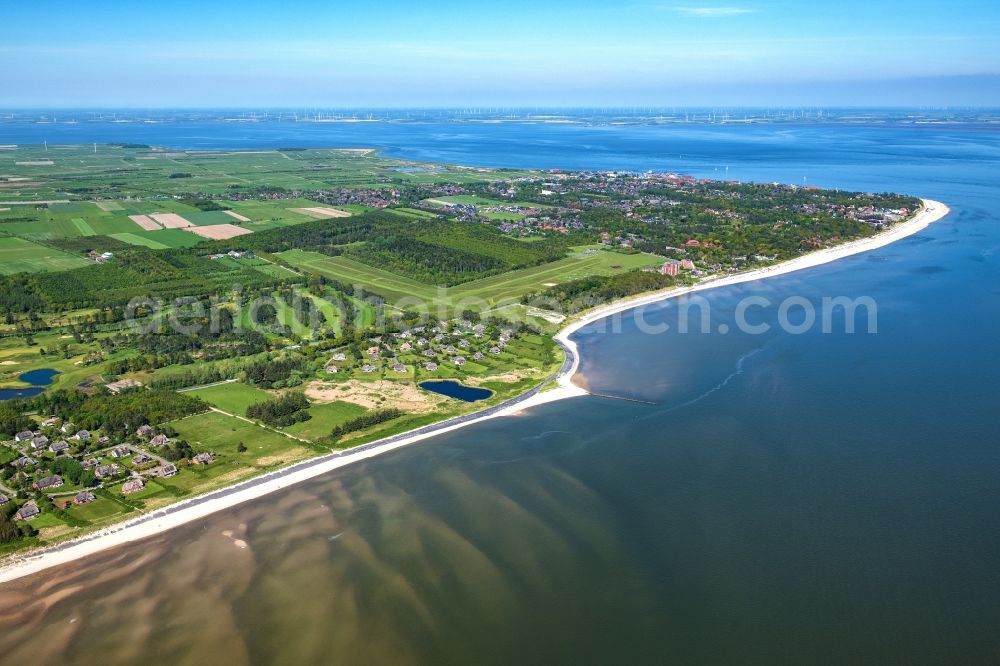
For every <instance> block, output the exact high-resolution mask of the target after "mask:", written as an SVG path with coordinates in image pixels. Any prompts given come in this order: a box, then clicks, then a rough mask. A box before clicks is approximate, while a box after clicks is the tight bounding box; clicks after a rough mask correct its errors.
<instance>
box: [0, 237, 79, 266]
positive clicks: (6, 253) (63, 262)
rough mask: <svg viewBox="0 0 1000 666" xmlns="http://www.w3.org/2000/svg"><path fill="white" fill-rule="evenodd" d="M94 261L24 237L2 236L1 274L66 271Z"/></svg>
mask: <svg viewBox="0 0 1000 666" xmlns="http://www.w3.org/2000/svg"><path fill="white" fill-rule="evenodd" d="M90 263H92V262H90V261H87V260H86V259H84V258H83V257H75V256H73V255H71V254H68V253H66V252H60V251H59V250H55V249H53V248H50V247H46V246H45V245H39V244H38V243H33V242H31V241H29V240H26V239H24V238H16V237H13V236H0V274H3V275H11V274H13V273H36V272H42V271H64V270H67V269H70V268H79V267H81V266H86V265H88V264H90Z"/></svg>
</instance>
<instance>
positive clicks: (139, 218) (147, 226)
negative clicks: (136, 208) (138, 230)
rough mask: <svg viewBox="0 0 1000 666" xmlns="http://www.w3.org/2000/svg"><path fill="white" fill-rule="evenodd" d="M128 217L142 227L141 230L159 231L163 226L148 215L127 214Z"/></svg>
mask: <svg viewBox="0 0 1000 666" xmlns="http://www.w3.org/2000/svg"><path fill="white" fill-rule="evenodd" d="M128 219H130V220H132V221H133V222H135V223H136V224H138V225H139V226H140V227H142V229H143V231H159V230H160V229H162V228H163V227H161V226H160V225H158V224H157V223H156V222H154V221H153V218H151V217H150V216H149V215H129V216H128Z"/></svg>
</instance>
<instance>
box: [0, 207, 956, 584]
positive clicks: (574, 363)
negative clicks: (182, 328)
mask: <svg viewBox="0 0 1000 666" xmlns="http://www.w3.org/2000/svg"><path fill="white" fill-rule="evenodd" d="M921 201H922V202H923V208H922V209H921V210H920V211H919V212H918V213H917V214H916V215H915V216H914V217H913V218H912V219H910V220H907V221H906V222H903V223H900V224H897V225H895V226H893V227H891V228H890V229H888V230H886V231H883V232H881V233H878V234H876V235H874V236H871V237H869V238H863V239H859V240H855V241H851V242H849V243H845V244H843V245H838V246H836V247H831V248H826V249H823V250H817V251H815V252H811V253H809V254H806V255H802V256H799V257H796V258H794V259H790V260H788V261H785V262H782V263H780V264H775V265H773V266H768V267H766V268H760V269H756V270H752V271H748V272H745V273H737V274H734V275H729V276H726V277H718V278H709V279H707V280H705V281H703V282H700V283H698V284H696V285H692V286H690V287H674V288H671V289H668V290H662V291H658V292H653V293H647V294H643V295H640V296H635V297H630V298H626V299H623V300H621V301H617V302H614V303H610V304H608V305H605V306H602V307H598V308H596V309H594V310H591V311H589V312H587V313H585V314H583V315H580V316H579V317H578V318H577V319H574V320H573V321H572V322H570V323H569V324H567V325H566V326H565V327H563V328H562V329H560V330H559V332H558V333H556V335H555V336H554V339H555V341H556V342H557V343H558V344H559V345H560V346H561V347H562V348H563V350H564V352H565V354H566V358H565V360H564V363H563V366H562V367H561V368H560V370H559V372H558V373H557V374H556V375H555V377H550V378H549V379H546V380H544V381H543V382H542V383H541V384H538V385H536V386H535V387H533V388H532V389H530V390H529V391H527V392H525V393H523V394H521V395H520V396H517V397H515V398H511V399H510V400H507V401H505V402H502V403H500V404H499V405H494V406H493V407H488V408H486V409H484V410H481V411H479V412H473V413H471V414H466V415H463V416H458V417H454V418H451V419H448V420H445V421H442V422H439V423H436V424H431V425H428V426H423V427H421V428H417V429H415V430H411V431H408V432H405V433H401V434H398V435H393V436H391V437H388V438H385V439H382V440H376V441H374V442H370V443H368V444H363V445H360V446H358V447H355V448H353V449H347V450H346V451H344V452H336V453H331V454H326V455H323V456H320V457H318V458H312V459H310V460H306V461H303V462H300V463H296V464H294V465H291V466H289V467H286V468H283V469H279V470H276V471H273V472H268V473H266V474H263V475H261V476H259V477H256V478H253V479H248V480H246V481H242V482H240V483H237V484H235V485H233V486H230V487H228V488H223V489H220V490H216V491H212V492H209V493H206V494H204V495H199V496H197V497H193V498H190V499H187V500H182V501H180V502H178V503H176V504H173V505H170V506H167V507H164V508H162V509H158V510H156V511H153V512H151V513H147V514H142V515H140V516H137V517H135V518H132V519H130V520H126V521H124V522H122V523H119V524H118V525H115V526H112V527H107V528H104V529H102V530H98V531H96V532H93V533H91V534H86V535H82V536H80V537H77V538H75V539H70V540H68V541H65V542H62V543H59V544H55V545H52V546H46V547H42V548H41V549H38V550H36V551H34V552H28V553H26V554H23V555H12V556H10V558H9V560H8V561H7V562H6V563H4V564H3V565H2V566H0V583H6V582H10V581H13V580H16V579H18V578H23V577H25V576H30V575H32V574H36V573H39V572H41V571H44V570H45V569H49V568H51V567H54V566H59V565H61V564H68V563H69V562H72V561H74V560H77V559H80V558H82V557H86V556H88V555H94V554H96V553H99V552H102V551H104V550H108V549H111V548H114V547H117V546H121V545H124V544H127V543H132V542H134V541H139V540H141V539H145V538H147V537H150V536H154V535H156V534H159V533H161V532H166V531H168V530H170V529H172V528H175V527H179V526H181V525H184V524H186V523H189V522H193V521H195V520H198V519H200V518H204V517H206V516H209V515H211V514H213V513H217V512H219V511H221V510H223V509H228V508H231V507H234V506H237V505H239V504H243V503H244V502H248V501H250V500H254V499H257V498H259V497H263V496H264V495H268V494H270V493H273V492H276V491H278V490H281V489H283V488H286V487H288V486H291V485H294V484H297V483H301V482H303V481H307V480H309V479H312V478H315V477H317V476H320V475H322V474H326V473H328V472H331V471H333V470H336V469H340V468H341V467H346V466H348V465H351V464H353V463H356V462H360V461H363V460H368V459H369V458H374V457H375V456H379V455H382V454H384V453H388V452H390V451H394V450H396V449H399V448H402V447H404V446H408V445H410V444H414V443H416V442H419V441H422V440H424V439H427V438H429V437H434V436H437V435H440V434H443V433H446V432H452V431H454V430H458V429H459V428H464V427H465V426H468V425H471V424H473V423H480V422H482V421H486V420H489V419H493V418H497V417H500V416H510V415H514V414H518V413H520V412H523V411H524V410H527V409H530V408H531V407H535V406H537V405H541V404H545V403H548V402H554V401H556V400H563V399H566V398H571V397H577V396H582V395H587V394H588V392H587V391H586V390H585V389H583V388H581V387H579V386H577V385H576V384H574V383H573V381H572V379H573V377H574V376H575V375H576V374H577V371H578V370H579V366H580V354H579V349H578V347H577V344H576V343H575V342H574V341H573V340H571V339H570V336H572V335H573V333H575V332H576V331H578V330H579V329H581V328H582V327H584V326H586V325H588V324H591V323H593V322H595V321H598V320H600V319H603V318H605V317H609V316H611V315H614V314H618V313H621V312H624V311H626V310H631V309H633V308H637V307H641V306H644V305H649V304H651V303H658V302H661V301H664V300H667V299H670V298H677V297H679V296H683V295H685V294H689V293H693V292H698V291H705V290H709V289H715V288H717V287H725V286H731V285H735V284H741V283H744V282H752V281H755V280H760V279H764V278H767V277H773V276H777V275H785V274H787V273H791V272H794V271H799V270H804V269H806V268H812V267H815V266H820V265H822V264H826V263H830V262H832V261H836V260H837V259H842V258H844V257H848V256H851V255H854V254H859V253H862V252H867V251H869V250H873V249H876V248H879V247H884V246H886V245H889V244H890V243H893V242H895V241H897V240H900V239H902V238H906V237H907V236H910V235H912V234H915V233H917V232H918V231H921V230H923V229H925V228H927V226H928V225H930V224H931V223H933V222H936V221H937V220H940V219H941V218H943V217H944V216H946V215H947V214H948V213H949V212H950V209H949V208H948V207H947V206H946V205H944V204H943V203H941V202H938V201H933V200H930V199H921ZM552 382H555V388H550V389H548V390H542V388H543V387H544V386H546V385H549V384H550V383H552Z"/></svg>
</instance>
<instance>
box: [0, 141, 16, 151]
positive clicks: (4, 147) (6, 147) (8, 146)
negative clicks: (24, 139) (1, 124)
mask: <svg viewBox="0 0 1000 666" xmlns="http://www.w3.org/2000/svg"><path fill="white" fill-rule="evenodd" d="M0 150H17V146H16V145H14V144H11V143H5V144H3V145H2V146H0Z"/></svg>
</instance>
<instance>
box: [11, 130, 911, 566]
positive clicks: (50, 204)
mask: <svg viewBox="0 0 1000 666" xmlns="http://www.w3.org/2000/svg"><path fill="white" fill-rule="evenodd" d="M2 148H3V149H2V150H0V192H2V196H0V199H2V201H0V282H2V283H3V284H2V285H0V315H2V317H3V321H2V323H0V441H2V444H0V466H2V467H0V554H9V553H14V552H18V551H23V550H25V549H28V548H32V547H38V546H43V545H47V544H52V543H58V542H60V541H64V540H66V539H71V538H74V537H77V536H80V535H83V534H87V533H88V532H92V531H95V530H98V529H101V528H105V527H108V526H111V525H114V524H116V523H119V522H121V521H123V520H126V519H128V518H130V517H134V516H136V515H140V514H141V513H143V512H149V511H153V510H155V509H158V508H162V507H164V506H167V505H170V504H172V503H176V502H178V501H181V500H183V499H185V498H190V497H194V496H197V495H200V494H203V493H206V492H210V491H212V490H215V489H218V488H222V487H227V486H229V485H232V484H235V483H238V482H240V481H243V480H246V479H249V478H253V477H255V476H258V475H261V474H265V473H267V472H269V471H274V470H276V469H280V468H283V467H286V466H288V465H291V464H294V463H297V462H301V461H304V460H308V459H310V458H314V457H318V456H322V455H326V454H329V453H330V452H332V451H338V450H343V449H347V448H351V447H356V446H359V445H362V444H365V443H367V442H371V441H373V440H378V439H382V438H385V437H389V436H392V435H396V434H399V433H404V432H408V431H410V430H413V429H416V428H420V427H423V426H427V425H428V424H431V423H435V422H439V421H442V420H444V419H447V418H450V417H455V416H459V415H463V414H470V413H473V412H475V411H476V410H480V409H483V408H489V407H491V406H496V405H499V404H502V403H504V401H507V400H509V399H510V398H512V397H513V396H517V395H519V394H522V393H524V392H525V391H527V390H528V389H531V388H533V387H537V386H538V385H539V383H540V382H543V381H545V380H546V379H547V378H550V377H552V376H553V373H554V372H555V371H556V370H557V369H558V368H559V367H560V366H561V365H562V363H563V350H562V348H561V347H560V346H559V345H557V344H556V343H555V342H554V341H553V339H552V336H553V334H554V333H555V332H556V331H557V330H558V329H559V328H560V327H561V326H562V325H563V324H564V323H565V322H566V321H567V319H568V318H571V317H573V316H575V315H577V314H579V313H581V312H585V311H587V310H588V309H590V308H592V307H594V306H596V305H600V304H602V303H607V302H609V301H613V300H615V299H620V298H624V297H628V296H632V295H636V294H642V293H645V292H651V291H656V290H662V289H667V288H670V287H673V286H683V285H693V284H695V283H696V282H697V281H698V280H700V279H705V278H708V277H713V276H727V275H735V274H738V273H741V272H743V271H746V270H750V269H754V268H761V267H766V266H771V265H774V264H776V263H778V262H783V261H788V260H790V259H794V258H796V257H800V256H803V255H805V254H807V253H809V252H813V251H815V250H818V249H822V248H830V247H836V246H838V245H840V244H843V243H846V242H849V241H852V240H857V239H863V238H867V237H870V236H872V235H874V234H876V233H878V232H880V231H884V230H886V229H889V228H892V227H893V225H895V224H897V223H899V222H901V221H904V220H906V219H908V218H910V217H911V216H912V215H913V214H914V212H916V211H917V210H918V209H919V207H920V205H921V204H920V201H919V200H918V199H914V198H912V197H907V196H899V195H894V194H867V193H856V192H840V191H831V190H822V189H818V188H812V187H799V186H791V185H780V184H754V183H751V184H745V183H736V182H719V181H709V180H703V179H696V178H691V177H687V176H683V175H677V174H658V173H625V172H562V171H526V170H506V169H486V168H466V167H459V166H451V165H431V164H420V163H413V162H404V161H401V160H394V159H389V158H385V157H382V156H380V155H378V154H377V153H375V152H374V151H367V150H335V149H326V150H319V149H311V150H304V149H298V148H287V149H280V150H272V151H248V152H234V151H177V150H166V149H159V148H155V147H149V146H143V145H136V144H128V145H110V146H100V147H97V146H95V147H93V149H91V148H90V147H79V146H44V147H40V146H4V147H2Z"/></svg>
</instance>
